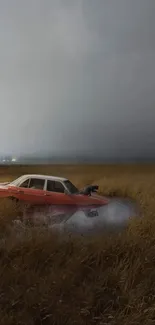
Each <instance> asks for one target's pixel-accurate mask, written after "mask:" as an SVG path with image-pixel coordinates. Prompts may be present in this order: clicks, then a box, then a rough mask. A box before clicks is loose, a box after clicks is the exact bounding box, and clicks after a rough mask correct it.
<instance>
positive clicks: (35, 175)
mask: <svg viewBox="0 0 155 325" xmlns="http://www.w3.org/2000/svg"><path fill="white" fill-rule="evenodd" d="M22 177H23V178H25V177H29V178H41V179H44V178H45V179H49V180H53V181H60V182H61V181H62V182H64V181H67V180H68V179H67V178H64V177H58V176H51V175H40V174H25V175H22Z"/></svg>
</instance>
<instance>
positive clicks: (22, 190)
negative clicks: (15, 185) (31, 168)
mask: <svg viewBox="0 0 155 325" xmlns="http://www.w3.org/2000/svg"><path fill="white" fill-rule="evenodd" d="M44 188H45V179H44V178H30V179H27V180H26V181H24V182H23V183H22V184H20V186H19V194H18V198H19V200H20V201H25V202H28V203H30V204H37V205H38V204H39V205H40V204H44V201H45V191H44Z"/></svg>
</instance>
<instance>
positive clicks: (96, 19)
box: [0, 0, 155, 157]
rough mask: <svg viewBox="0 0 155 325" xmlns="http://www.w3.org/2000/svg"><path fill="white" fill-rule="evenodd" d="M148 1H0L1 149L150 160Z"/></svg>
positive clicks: (153, 43) (154, 73) (154, 45)
mask: <svg viewBox="0 0 155 325" xmlns="http://www.w3.org/2000/svg"><path fill="white" fill-rule="evenodd" d="M154 17H155V2H154V0H152V1H151V0H147V1H146V0H130V1H128V0H78V1H76V0H75V1H74V0H61V1H60V0H53V1H52V0H51V1H49V0H44V1H42V0H25V1H23V0H14V1H11V0H5V1H2V0H0V48H1V51H0V89H1V96H0V101H1V102H0V107H1V127H0V139H1V140H0V149H1V152H16V153H24V152H29V153H31V152H34V151H36V152H37V151H39V150H43V151H50V152H56V151H57V152H68V153H69V152H71V151H73V152H80V151H82V152H88V153H89V152H91V151H93V152H100V151H102V152H103V155H105V157H106V156H107V155H113V156H114V155H116V156H117V155H123V153H124V154H125V155H128V156H131V155H133V156H135V155H136V156H138V155H139V156H144V154H145V153H146V154H148V155H149V154H151V153H152V154H153V152H154V144H155V142H154V139H155V127H154V126H155V20H154Z"/></svg>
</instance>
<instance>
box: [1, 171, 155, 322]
mask: <svg viewBox="0 0 155 325" xmlns="http://www.w3.org/2000/svg"><path fill="white" fill-rule="evenodd" d="M24 173H43V174H53V175H57V176H65V177H68V178H70V180H72V181H73V182H74V183H75V184H76V185H77V186H79V187H82V186H83V185H86V184H88V183H97V184H98V185H99V186H100V191H101V193H102V194H104V195H117V196H129V197H131V198H134V199H136V200H137V201H138V202H139V203H140V205H141V207H142V210H143V213H144V218H143V219H141V220H136V221H134V222H132V223H131V224H130V225H129V227H128V229H127V230H126V231H124V232H123V233H122V234H118V235H115V236H111V237H107V236H106V237H103V236H100V237H98V238H97V237H96V238H89V239H88V238H87V239H84V238H80V239H79V238H67V237H66V238H63V239H64V240H63V241H62V238H59V236H58V235H57V236H56V235H54V234H52V233H51V232H50V233H49V232H48V231H46V230H43V229H40V230H39V229H30V228H29V229H26V228H25V229H23V230H22V231H21V229H20V230H19V231H16V232H15V231H14V230H13V229H12V227H10V222H11V220H12V218H14V217H16V216H17V215H18V214H19V213H21V211H19V208H18V207H17V206H16V205H15V204H13V203H10V202H8V201H6V200H2V201H0V235H1V241H0V275H1V284H0V324H1V325H15V324H20V325H26V324H29V325H41V324H43V325H50V324H52V325H58V324H59V325H73V324H77V325H80V324H82V325H85V324H88V325H91V324H98V325H106V324H111V325H115V324H122V325H138V324H140V323H141V324H146V325H151V324H155V166H153V165H152V166H145V165H144V166H142V165H141V166H134V165H131V166H101V165H100V166H68V165H66V166H63V165H60V166H29V167H26V166H23V167H18V166H15V167H0V181H5V180H6V181H7V180H11V179H14V178H16V177H18V176H20V175H21V174H24Z"/></svg>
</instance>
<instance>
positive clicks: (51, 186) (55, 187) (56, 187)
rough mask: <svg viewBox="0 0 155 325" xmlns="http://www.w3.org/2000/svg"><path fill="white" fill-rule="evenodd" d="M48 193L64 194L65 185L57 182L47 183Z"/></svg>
mask: <svg viewBox="0 0 155 325" xmlns="http://www.w3.org/2000/svg"><path fill="white" fill-rule="evenodd" d="M47 191H49V192H57V193H64V191H65V188H64V186H63V184H61V183H60V182H57V181H50V180H48V181H47Z"/></svg>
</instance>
